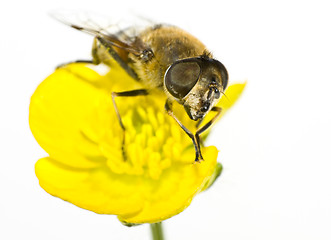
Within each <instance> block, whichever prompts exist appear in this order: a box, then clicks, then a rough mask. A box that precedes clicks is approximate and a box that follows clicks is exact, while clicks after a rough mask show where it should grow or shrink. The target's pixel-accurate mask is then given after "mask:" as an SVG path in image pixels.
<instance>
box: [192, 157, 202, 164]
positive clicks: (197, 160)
mask: <svg viewBox="0 0 331 240" xmlns="http://www.w3.org/2000/svg"><path fill="white" fill-rule="evenodd" d="M202 161H204V160H203V158H202V156H200V157H196V158H195V160H194V163H201V162H202Z"/></svg>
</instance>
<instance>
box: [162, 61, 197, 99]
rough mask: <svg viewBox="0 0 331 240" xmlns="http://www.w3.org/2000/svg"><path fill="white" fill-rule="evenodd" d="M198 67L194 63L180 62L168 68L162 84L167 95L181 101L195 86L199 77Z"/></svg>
mask: <svg viewBox="0 0 331 240" xmlns="http://www.w3.org/2000/svg"><path fill="white" fill-rule="evenodd" d="M200 72H201V69H200V66H199V64H198V63H197V62H194V61H180V62H177V63H174V64H173V65H171V66H170V67H169V68H168V71H167V72H166V75H165V77H164V82H165V86H166V88H167V90H168V91H169V93H170V94H171V95H172V96H174V97H175V98H178V99H182V98H183V97H185V96H186V95H187V94H188V93H189V92H190V91H191V89H192V88H193V87H194V86H195V84H196V83H197V81H198V80H199V76H200Z"/></svg>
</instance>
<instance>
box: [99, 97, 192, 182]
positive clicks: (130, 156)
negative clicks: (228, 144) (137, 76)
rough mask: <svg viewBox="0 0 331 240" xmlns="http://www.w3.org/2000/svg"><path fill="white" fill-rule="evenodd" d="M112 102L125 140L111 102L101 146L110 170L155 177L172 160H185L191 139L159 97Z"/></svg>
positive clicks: (179, 161) (118, 99)
mask: <svg viewBox="0 0 331 240" xmlns="http://www.w3.org/2000/svg"><path fill="white" fill-rule="evenodd" d="M116 103H117V106H118V109H119V112H120V115H121V118H122V121H123V125H124V126H125V131H124V134H125V144H124V145H123V135H124V134H123V130H122V128H120V124H119V121H118V119H117V116H116V115H115V111H114V108H113V106H112V105H111V107H110V108H109V112H110V114H111V116H110V119H111V123H110V124H109V125H108V126H109V129H107V131H106V136H105V141H104V145H103V146H102V148H103V152H104V154H105V155H106V158H107V166H108V167H109V168H110V169H111V171H113V172H114V173H118V174H129V175H135V176H137V175H143V176H145V177H147V178H152V179H158V178H159V177H160V176H161V174H162V173H163V172H164V170H165V169H167V168H169V167H170V166H171V165H172V164H175V163H176V164H177V163H183V162H185V161H186V159H184V158H183V153H184V152H186V150H187V148H188V146H191V145H192V142H191V140H190V138H189V137H188V136H186V134H185V133H184V132H183V130H182V129H181V128H180V127H179V126H178V125H177V123H176V122H175V121H174V120H173V119H172V118H171V117H169V116H168V115H167V114H166V113H165V110H164V99H163V98H161V99H160V98H156V97H155V96H154V97H150V96H147V97H132V98H117V99H116ZM192 146H193V145H192ZM123 152H124V153H123ZM124 156H125V157H124ZM193 160H194V155H193V154H192V158H190V161H188V162H185V163H187V164H192V162H193Z"/></svg>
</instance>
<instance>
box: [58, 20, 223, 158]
mask: <svg viewBox="0 0 331 240" xmlns="http://www.w3.org/2000/svg"><path fill="white" fill-rule="evenodd" d="M55 18H57V19H58V20H60V21H61V22H63V23H65V24H66V25H69V26H71V27H72V28H74V29H77V30H79V31H82V32H85V33H88V34H91V35H93V36H94V44H93V48H92V60H88V61H84V62H88V63H93V64H100V63H103V64H106V65H110V62H111V61H112V60H116V61H117V62H118V63H119V64H120V66H121V67H122V68H123V69H124V70H125V71H126V72H127V74H129V75H130V76H131V77H132V78H134V79H135V80H137V81H139V82H141V83H142V84H143V86H145V88H144V89H135V90H131V91H125V92H112V94H111V96H112V101H113V105H114V108H115V111H116V114H117V117H118V121H119V124H120V126H121V128H122V129H123V145H122V150H123V156H124V159H125V151H124V143H125V126H124V124H123V122H122V119H121V115H120V111H119V109H118V107H117V105H116V101H115V98H117V97H134V96H141V95H148V94H149V91H150V90H151V89H159V90H161V91H163V92H164V93H165V94H166V96H167V100H166V102H165V110H166V112H167V113H168V114H169V115H170V116H171V117H172V118H173V119H174V120H175V121H176V122H177V123H178V125H179V126H180V127H181V128H182V129H183V130H184V131H185V133H186V134H187V135H188V136H189V137H190V138H191V139H192V142H193V145H194V147H195V162H200V161H201V160H203V157H202V154H201V150H200V141H201V140H200V135H201V133H203V132H204V131H206V130H207V129H208V128H209V127H210V126H211V125H212V124H213V122H214V121H215V120H216V119H217V117H218V116H219V115H220V113H221V110H222V109H221V108H219V107H216V106H215V105H216V103H217V102H218V100H219V99H220V95H221V93H224V90H225V89H226V87H227V85H228V72H227V70H226V68H225V67H224V65H223V64H222V63H221V62H220V61H218V60H216V59H214V58H213V56H212V54H211V53H210V52H209V51H208V50H207V48H206V47H205V45H204V44H203V43H202V42H200V41H199V40H198V39H197V38H196V37H194V36H192V35H191V34H189V33H188V32H186V31H184V30H182V29H180V28H178V27H175V26H172V25H166V24H156V25H153V26H149V27H146V28H145V29H142V30H140V31H138V32H137V31H133V30H135V29H134V27H131V28H127V29H123V30H119V31H118V32H115V33H110V32H108V31H106V30H105V29H102V28H99V27H94V26H93V25H90V26H84V25H79V24H73V23H70V22H69V21H65V20H63V19H61V18H58V17H57V16H55ZM128 32H131V34H128ZM132 32H133V34H132ZM76 62H82V61H76ZM175 101H176V102H178V103H179V104H181V105H182V106H183V107H184V109H185V111H186V113H187V114H188V116H189V117H190V119H192V120H194V121H197V131H196V132H195V133H194V134H193V133H192V132H191V131H189V130H188V129H187V128H186V127H185V126H184V125H183V124H182V123H181V121H180V120H179V119H178V118H177V117H176V115H175V114H174V112H173V110H172V103H173V102H175ZM210 111H216V112H217V114H216V115H215V116H214V117H213V118H212V119H211V120H210V121H209V122H207V123H206V124H205V125H204V126H201V127H200V123H201V122H202V120H203V119H204V117H205V116H206V114H208V112H210Z"/></svg>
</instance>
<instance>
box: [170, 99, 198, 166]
mask: <svg viewBox="0 0 331 240" xmlns="http://www.w3.org/2000/svg"><path fill="white" fill-rule="evenodd" d="M164 107H165V109H166V111H167V113H168V114H169V115H170V116H171V117H172V118H173V119H175V121H176V122H177V123H178V125H179V126H180V127H181V128H182V129H183V130H184V132H185V133H186V134H187V135H188V136H189V137H190V138H191V139H192V141H193V145H194V148H195V162H200V161H202V160H203V157H202V154H201V150H200V144H199V141H198V140H199V139H197V138H196V136H195V135H193V134H192V133H191V132H190V130H188V129H187V128H186V127H185V126H184V125H183V124H182V123H181V122H180V121H179V119H178V118H177V117H176V116H175V114H174V112H173V111H172V109H171V102H170V101H169V99H167V101H166V103H165V106H164Z"/></svg>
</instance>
